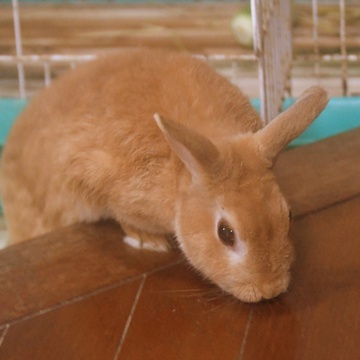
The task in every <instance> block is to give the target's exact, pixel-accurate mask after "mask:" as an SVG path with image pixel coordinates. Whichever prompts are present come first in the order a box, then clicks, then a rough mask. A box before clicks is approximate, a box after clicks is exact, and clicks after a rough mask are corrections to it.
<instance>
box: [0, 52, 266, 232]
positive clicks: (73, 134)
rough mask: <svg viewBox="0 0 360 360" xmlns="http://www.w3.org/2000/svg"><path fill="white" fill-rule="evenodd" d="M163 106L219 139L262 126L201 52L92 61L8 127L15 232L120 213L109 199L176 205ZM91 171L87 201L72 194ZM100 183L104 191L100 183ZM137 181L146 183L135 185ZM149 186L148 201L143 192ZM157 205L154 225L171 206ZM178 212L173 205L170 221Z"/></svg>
mask: <svg viewBox="0 0 360 360" xmlns="http://www.w3.org/2000/svg"><path fill="white" fill-rule="evenodd" d="M154 113H160V114H162V115H163V116H164V117H167V118H170V119H172V120H174V121H176V122H180V123H184V124H187V125H190V126H191V127H192V128H194V129H195V130H197V131H198V132H200V133H202V134H204V135H205V136H207V137H208V138H210V139H213V140H214V141H215V142H216V141H218V140H219V139H221V138H224V137H228V136H232V135H236V134H237V133H241V132H254V131H256V130H257V129H259V128H260V127H261V122H260V119H259V117H258V115H257V113H256V112H255V110H254V109H253V108H252V107H251V105H250V103H249V101H248V99H247V98H246V97H245V96H244V95H243V94H242V93H241V92H240V90H238V89H237V88H236V87H235V86H233V85H231V84H230V83H229V82H228V81H227V80H225V79H224V78H222V77H221V76H220V75H218V74H217V73H216V72H215V71H213V70H212V69H211V68H210V67H209V66H208V65H206V64H205V63H204V62H203V61H201V60H197V59H194V58H191V57H189V56H184V55H178V54H173V53H166V52H162V51H149V50H140V51H130V52H126V53H119V54H116V55H112V56H109V57H106V58H102V59H100V60H98V61H94V62H92V63H89V64H86V65H83V66H81V67H79V68H78V69H77V70H76V71H73V72H70V73H68V74H66V75H65V76H63V77H62V78H60V79H58V80H56V81H55V82H54V84H53V85H52V86H51V87H50V88H48V89H45V90H44V91H43V92H41V93H40V94H39V95H38V96H37V97H36V98H35V99H34V100H33V101H32V102H31V103H30V105H29V106H28V107H27V109H26V110H25V111H24V112H23V114H22V115H21V116H20V117H19V119H17V121H16V123H15V124H14V127H13V129H12V131H11V133H10V135H9V138H8V141H7V144H6V146H5V149H4V153H3V159H2V169H1V170H2V181H1V183H2V184H1V185H2V193H3V202H4V208H5V215H6V216H7V219H8V222H9V227H10V232H11V229H12V228H19V227H20V228H22V229H23V230H22V232H26V234H30V235H31V236H35V235H38V234H39V233H42V232H45V231H48V230H49V229H52V228H54V227H56V226H58V225H67V224H71V223H73V222H76V221H79V220H81V218H82V219H85V220H96V219H98V218H100V217H106V216H112V215H113V214H112V213H111V211H110V210H109V204H107V202H109V199H115V198H119V197H120V198H122V199H123V203H121V201H119V204H120V205H122V206H123V207H127V209H129V210H128V211H130V212H131V206H130V205H131V204H133V203H134V202H135V203H136V202H139V207H138V208H140V206H143V208H144V209H145V210H144V211H146V207H147V205H148V208H149V206H150V204H154V202H155V204H156V206H155V207H159V206H160V205H163V203H165V205H166V206H170V207H171V206H172V205H173V193H172V184H173V182H174V181H175V179H174V174H173V173H172V170H171V165H170V161H169V160H170V158H171V156H172V153H171V152H170V149H169V147H168V145H167V143H166V141H165V140H164V138H163V136H162V134H161V133H160V131H159V129H158V128H157V126H156V124H155V122H154V120H153V114H154ZM99 166H100V168H99ZM99 169H101V170H99ZM86 171H87V173H88V178H87V180H88V183H87V182H86V181H85V180H83V179H81V183H82V185H81V186H83V187H84V188H89V189H91V191H92V193H91V191H90V192H88V194H90V195H91V194H92V195H91V196H93V198H90V196H89V195H87V196H84V199H82V200H83V202H81V201H80V202H79V199H78V198H75V197H74V196H72V194H71V191H72V190H74V187H75V188H76V187H77V186H79V185H78V184H77V183H76V181H75V182H74V181H73V180H74V179H75V180H78V181H79V179H80V178H81V177H82V176H83V175H84V173H86ZM133 179H136V184H135V183H134V182H133V181H132V180H133ZM114 183H119V184H122V187H123V192H122V193H119V194H118V193H116V192H115V193H113V192H114V191H113V184H114ZM74 184H75V185H74ZM100 184H101V188H102V189H103V191H100V190H99V191H98V192H96V191H94V190H93V189H95V188H96V186H100ZM124 184H126V185H127V186H128V187H127V188H126V186H124ZM164 184H166V185H164ZM135 185H136V187H137V191H131V190H132V189H131V187H133V186H135ZM69 188H71V191H70V192H69ZM75 190H76V189H75ZM145 193H147V194H148V197H147V199H146V200H147V201H148V204H147V203H146V201H145V200H144V199H143V200H141V201H140V200H139V197H138V195H139V194H145ZM124 194H126V196H127V198H126V199H125V195H124ZM131 194H133V197H131ZM152 194H153V196H152ZM140 197H141V196H140ZM158 198H166V199H167V200H166V201H164V200H162V201H161V202H159V201H158V202H156V199H158ZM114 201H115V200H114ZM140 203H141V204H140ZM110 208H111V206H110ZM138 208H136V210H134V212H138ZM65 210H66V211H65ZM156 212H157V211H156V210H154V218H152V219H150V220H149V221H148V222H149V223H150V222H154V223H156V221H157V218H159V217H160V216H161V213H162V212H163V210H162V209H159V210H158V212H159V213H158V214H156ZM44 214H48V215H47V216H45V215H44ZM49 214H51V215H49ZM171 216H172V212H171V211H170V212H169V219H168V220H166V221H165V223H166V224H164V227H165V228H166V227H170V226H171V225H170V219H171ZM35 219H36V220H35ZM25 223H28V224H27V225H25ZM29 229H32V230H33V231H30V230H29ZM34 229H37V230H34ZM14 232H16V231H15V230H14ZM15 237H16V236H15ZM18 237H19V238H20V237H21V236H20V235H19V236H18Z"/></svg>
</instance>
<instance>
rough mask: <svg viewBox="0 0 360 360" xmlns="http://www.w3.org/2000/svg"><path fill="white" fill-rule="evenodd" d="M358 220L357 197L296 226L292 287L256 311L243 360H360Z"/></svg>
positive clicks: (359, 213)
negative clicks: (295, 255) (359, 335)
mask: <svg viewBox="0 0 360 360" xmlns="http://www.w3.org/2000/svg"><path fill="white" fill-rule="evenodd" d="M359 217H360V197H357V198H356V199H354V200H352V201H349V202H346V203H343V204H340V205H337V206H333V207H331V208H328V209H325V210H323V211H320V212H318V213H316V214H311V215H309V216H305V217H304V218H302V219H300V220H298V221H296V222H295V224H294V235H295V236H296V250H297V254H298V255H297V262H296V265H295V268H294V270H293V280H292V284H291V288H290V290H289V293H288V295H287V296H285V297H283V298H282V299H281V301H272V302H269V303H268V304H266V303H264V304H259V305H257V306H254V310H253V317H252V322H251V327H250V330H249V334H248V340H247V343H246V349H245V352H244V357H243V360H247V359H294V360H300V359H301V360H302V359H307V360H315V359H330V360H332V359H333V360H335V359H347V360H356V359H359V358H360V344H359V341H358V334H359V331H360V315H359V314H360V257H359V254H360V242H359V241H358V240H359V239H358V238H359V234H360V223H359ZM259 339H262V340H261V341H259Z"/></svg>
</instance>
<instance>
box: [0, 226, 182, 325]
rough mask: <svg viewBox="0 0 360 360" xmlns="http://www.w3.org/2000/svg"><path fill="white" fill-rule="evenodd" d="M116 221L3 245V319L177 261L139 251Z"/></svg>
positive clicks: (174, 257) (0, 282)
mask: <svg viewBox="0 0 360 360" xmlns="http://www.w3.org/2000/svg"><path fill="white" fill-rule="evenodd" d="M122 237H123V234H122V231H121V229H120V227H119V226H118V225H116V224H114V223H99V224H92V225H78V226H73V227H70V228H66V229H60V230H59V231H57V232H54V233H51V234H49V235H45V236H44V237H40V238H37V239H34V240H30V241H27V242H25V243H23V244H19V245H15V246H12V247H9V248H7V249H5V250H2V251H0V264H1V265H0V294H1V296H0V324H4V323H6V322H11V321H13V320H15V319H17V318H20V317H23V316H25V315H28V314H31V313H34V312H37V311H40V310H43V309H45V308H48V307H51V306H54V305H56V304H59V303H61V302H63V301H65V300H69V299H72V298H75V297H77V296H80V295H83V294H86V293H89V292H92V291H95V290H96V291H98V290H99V289H101V288H104V287H106V286H110V285H113V284H114V283H122V282H125V281H128V280H129V279H132V278H135V277H140V276H142V274H143V273H146V272H148V271H153V270H154V269H157V268H159V267H162V266H165V265H168V264H171V263H173V262H175V261H177V259H178V256H177V254H176V253H155V252H147V251H136V250H134V249H132V248H130V247H129V246H127V245H126V244H124V243H123V241H122Z"/></svg>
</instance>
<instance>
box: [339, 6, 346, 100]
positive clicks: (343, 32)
mask: <svg viewBox="0 0 360 360" xmlns="http://www.w3.org/2000/svg"><path fill="white" fill-rule="evenodd" d="M339 7H340V51H341V58H342V62H341V85H342V93H343V96H347V95H348V64H347V51H346V21H345V0H340V1H339Z"/></svg>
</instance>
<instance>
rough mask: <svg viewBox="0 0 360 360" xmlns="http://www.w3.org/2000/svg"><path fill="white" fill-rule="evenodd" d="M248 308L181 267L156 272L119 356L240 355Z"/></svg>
mask: <svg viewBox="0 0 360 360" xmlns="http://www.w3.org/2000/svg"><path fill="white" fill-rule="evenodd" d="M250 309H251V306H250V305H248V304H244V303H240V302H238V301H236V300H234V299H232V298H231V297H229V296H225V295H224V294H221V292H220V291H219V290H218V289H216V288H215V287H214V286H212V285H210V284H206V283H205V282H204V280H203V279H201V278H200V277H199V276H196V275H195V274H194V273H192V272H191V271H189V268H188V267H184V266H183V265H179V266H176V267H172V268H171V269H169V270H168V271H166V272H159V273H156V274H153V275H151V276H149V277H148V279H147V281H146V283H145V286H144V289H143V292H142V296H141V298H140V300H139V303H138V305H137V307H136V311H135V313H134V316H133V319H132V322H131V326H130V329H129V332H128V335H127V337H126V339H125V342H124V345H123V347H122V349H121V352H120V354H119V357H118V359H128V360H137V359H148V360H156V359H161V358H166V359H187V360H191V359H207V360H212V359H236V358H237V356H238V354H239V351H240V348H241V344H242V339H243V336H244V333H245V330H246V324H247V321H248V316H249V311H250ZM164 319H166V321H164ZM139 339H142V341H139Z"/></svg>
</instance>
